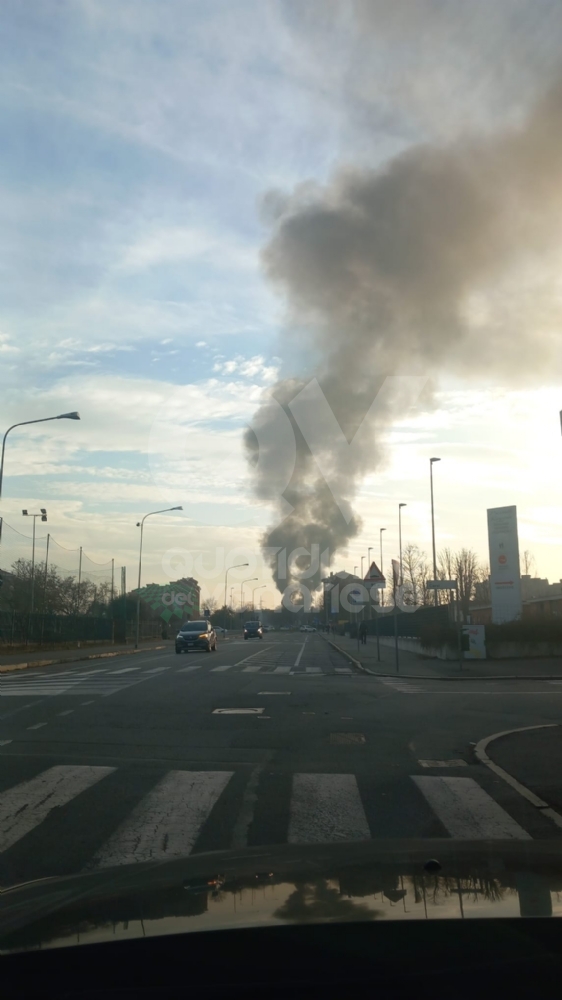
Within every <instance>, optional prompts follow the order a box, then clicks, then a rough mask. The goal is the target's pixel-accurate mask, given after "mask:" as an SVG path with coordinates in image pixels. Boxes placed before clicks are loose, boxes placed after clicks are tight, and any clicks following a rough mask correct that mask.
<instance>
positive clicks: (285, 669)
mask: <svg viewBox="0 0 562 1000" xmlns="http://www.w3.org/2000/svg"><path fill="white" fill-rule="evenodd" d="M290 672H291V668H290V667H275V670H273V671H272V673H274V674H289V673H290Z"/></svg>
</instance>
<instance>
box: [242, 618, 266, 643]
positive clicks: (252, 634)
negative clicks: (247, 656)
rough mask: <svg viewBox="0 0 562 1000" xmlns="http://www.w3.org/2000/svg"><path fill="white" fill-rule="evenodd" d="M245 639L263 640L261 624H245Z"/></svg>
mask: <svg viewBox="0 0 562 1000" xmlns="http://www.w3.org/2000/svg"><path fill="white" fill-rule="evenodd" d="M244 638H245V639H263V629H262V627H261V622H246V624H245V625H244Z"/></svg>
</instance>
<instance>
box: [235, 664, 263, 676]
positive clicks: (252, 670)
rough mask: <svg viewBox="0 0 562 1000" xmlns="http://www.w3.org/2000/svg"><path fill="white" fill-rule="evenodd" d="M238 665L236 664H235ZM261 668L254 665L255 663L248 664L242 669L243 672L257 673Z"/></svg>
mask: <svg viewBox="0 0 562 1000" xmlns="http://www.w3.org/2000/svg"><path fill="white" fill-rule="evenodd" d="M236 666H238V664H236ZM260 670H261V667H256V666H255V665H253V666H252V665H250V666H249V667H244V669H243V670H242V673H243V674H257V673H259V671H260Z"/></svg>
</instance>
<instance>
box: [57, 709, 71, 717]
mask: <svg viewBox="0 0 562 1000" xmlns="http://www.w3.org/2000/svg"><path fill="white" fill-rule="evenodd" d="M73 711H74V709H73V708H67V709H66V711H65V712H58V713H57V715H59V716H60V715H72V713H73Z"/></svg>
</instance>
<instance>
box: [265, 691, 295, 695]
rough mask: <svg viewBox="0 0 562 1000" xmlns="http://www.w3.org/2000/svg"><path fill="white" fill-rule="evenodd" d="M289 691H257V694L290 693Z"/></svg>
mask: <svg viewBox="0 0 562 1000" xmlns="http://www.w3.org/2000/svg"><path fill="white" fill-rule="evenodd" d="M290 693H291V692H290V691H258V695H262V694H290Z"/></svg>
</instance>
